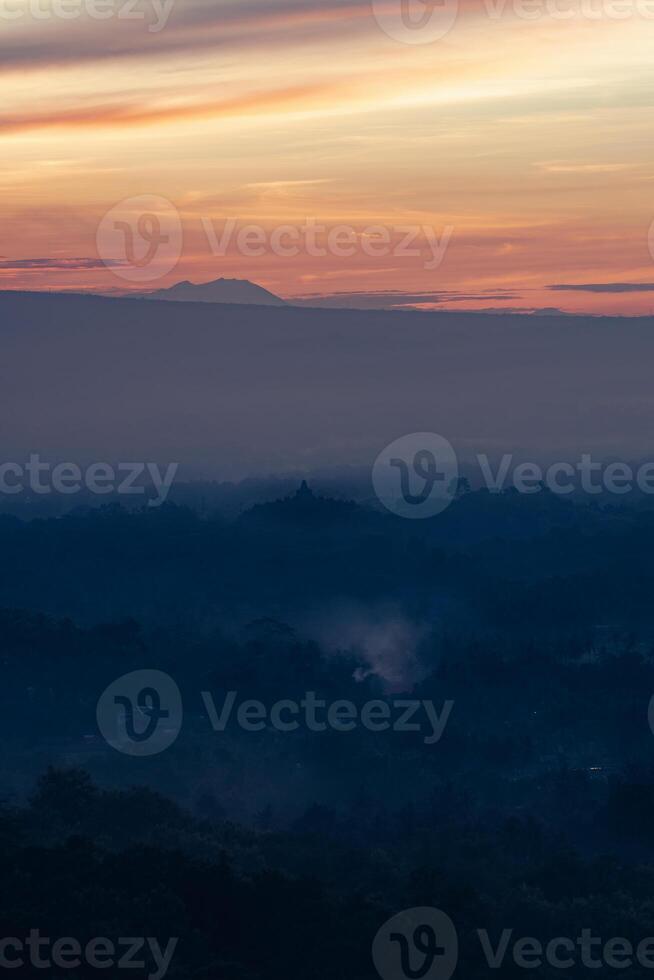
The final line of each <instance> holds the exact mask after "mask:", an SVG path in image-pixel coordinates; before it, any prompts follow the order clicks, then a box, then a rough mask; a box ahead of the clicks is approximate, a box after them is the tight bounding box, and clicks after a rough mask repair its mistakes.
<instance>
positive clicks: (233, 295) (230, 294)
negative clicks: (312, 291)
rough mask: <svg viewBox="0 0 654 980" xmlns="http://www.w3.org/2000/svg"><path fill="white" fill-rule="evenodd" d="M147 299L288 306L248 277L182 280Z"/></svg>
mask: <svg viewBox="0 0 654 980" xmlns="http://www.w3.org/2000/svg"><path fill="white" fill-rule="evenodd" d="M143 299H164V300H169V301H173V302H185V303H243V304H248V305H250V306H286V303H285V302H284V300H283V299H280V298H279V296H275V294H274V293H270V292H268V290H267V289H264V288H263V286H257V285H256V283H254V282H250V281H249V280H247V279H214V280H213V281H212V282H200V283H193V282H188V280H186V281H184V282H178V283H176V284H175V285H174V286H170V287H169V288H168V289H157V290H155V291H154V292H152V293H144V294H143Z"/></svg>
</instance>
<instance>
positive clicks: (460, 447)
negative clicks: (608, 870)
mask: <svg viewBox="0 0 654 980" xmlns="http://www.w3.org/2000/svg"><path fill="white" fill-rule="evenodd" d="M0 334H1V336H2V344H3V350H4V359H3V364H2V368H1V369H0V382H1V391H2V395H1V396H0V399H1V403H2V405H1V407H2V438H3V451H4V455H5V458H6V459H22V458H23V457H24V455H25V452H26V447H28V448H29V449H30V451H34V452H39V453H41V454H42V455H43V456H44V457H46V458H47V457H48V456H50V457H51V458H54V459H59V460H61V459H75V460H78V461H79V462H84V461H88V460H98V459H101V460H105V459H106V460H117V459H122V460H125V459H141V460H159V461H164V460H165V461H173V460H174V461H176V462H178V463H180V466H181V472H182V473H183V474H184V477H185V478H187V479H196V478H198V479H199V478H203V479H204V478H210V479H241V478H244V477H247V476H252V475H261V474H275V473H284V472H288V471H289V470H302V471H305V472H310V471H311V470H313V469H316V468H322V467H339V466H362V467H369V466H371V465H372V463H373V461H374V460H375V458H376V456H377V454H378V453H379V452H380V451H381V449H382V448H383V447H384V446H386V445H387V444H388V443H390V442H392V441H393V440H394V439H397V438H398V437H400V436H402V435H405V434H407V433H412V432H424V431H432V432H437V433H440V434H441V435H443V436H445V437H446V438H447V439H448V440H450V442H452V444H453V445H454V446H455V448H456V450H457V452H458V453H459V455H460V457H461V458H463V459H465V458H468V457H470V458H472V457H474V456H475V455H476V454H477V453H488V454H489V455H491V456H495V457H497V458H498V457H499V456H500V455H501V454H502V453H504V452H516V453H517V452H524V453H527V454H532V456H533V457H535V458H537V459H543V460H547V459H551V458H555V457H556V456H557V455H558V456H559V458H564V459H565V458H569V457H570V455H571V454H573V453H575V454H578V453H579V452H581V451H583V452H593V453H595V454H598V455H599V456H604V457H610V456H611V455H612V454H619V458H621V459H624V458H629V456H631V457H632V458H639V457H641V456H642V455H643V454H644V453H645V452H646V451H647V450H648V447H649V444H650V438H651V425H650V419H651V415H652V409H653V408H654V405H653V402H654V394H653V393H652V388H651V363H652V360H653V359H654V321H653V320H652V318H614V317H601V318H600V317H596V318H592V317H569V316H556V315H552V316H548V317H534V316H529V315H519V314H512V315H499V314H498V315H489V314H479V313H463V312H462V313H445V312H429V313H428V312H411V311H363V310H329V309H309V308H295V307H293V306H290V305H289V306H280V307H273V306H266V307H262V306H250V305H237V304H235V305H230V304H219V303H204V302H201V303H186V302H183V301H179V302H175V303H166V302H158V303H156V302H146V301H144V300H143V299H128V298H107V297H101V296H97V295H89V294H86V295H84V294H54V293H23V292H15V291H10V292H2V293H0ZM566 454H567V455H566Z"/></svg>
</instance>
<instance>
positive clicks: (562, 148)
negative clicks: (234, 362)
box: [0, 0, 654, 314]
mask: <svg viewBox="0 0 654 980" xmlns="http://www.w3.org/2000/svg"><path fill="white" fill-rule="evenodd" d="M1 2H3V0H0V3H1ZM60 2H61V0H60ZM63 2H64V4H65V2H66V0H63ZM69 2H72V3H73V5H74V2H75V0H69ZM81 2H82V0H80V3H81ZM123 2H124V0H123ZM397 2H398V3H399V0H397ZM416 2H420V0H416ZM452 2H453V0H445V3H446V5H447V3H449V4H450V7H451V4H452ZM566 2H567V3H568V6H569V7H570V8H571V9H573V13H574V16H573V17H571V18H570V17H566V18H561V19H559V18H557V17H556V16H553V14H552V10H553V9H554V8H553V6H552V4H551V3H548V2H547V0H543V4H542V16H540V17H535V18H534V17H532V18H531V19H526V18H525V17H524V16H523V14H522V13H521V10H522V8H518V9H516V6H515V4H513V5H510V4H508V3H507V4H505V5H503V4H501V3H499V2H498V0H495V2H494V4H493V3H491V0H486V2H485V3H483V2H482V3H479V4H471V3H468V2H462V3H461V4H460V7H459V9H458V16H457V18H456V22H455V23H454V24H453V25H452V26H451V28H450V29H449V30H448V31H446V32H445V33H444V35H443V36H442V37H438V38H436V39H434V40H431V41H430V42H429V43H403V41H402V40H398V39H397V37H393V36H389V33H388V32H387V31H385V30H383V29H382V27H381V26H380V23H381V24H382V25H383V24H386V25H387V24H388V21H387V18H391V19H390V23H391V24H392V23H393V19H392V18H393V17H394V16H395V15H396V13H397V11H396V10H395V5H394V0H384V2H382V0H379V2H375V4H374V9H373V6H372V5H371V4H370V3H369V2H367V3H361V2H356V0H354V2H352V0H350V2H341V0H326V2H325V3H324V4H323V5H321V6H320V7H319V8H317V9H316V8H315V6H314V5H313V4H310V3H308V2H307V0H246V2H241V3H238V4H237V3H235V2H231V0H222V2H218V3H209V2H206V3H205V2H201V0H186V2H184V4H183V5H182V2H181V0H177V2H176V3H174V4H173V5H172V6H171V7H170V8H166V7H165V4H163V5H162V4H157V3H155V0H141V3H140V6H139V8H138V10H139V11H140V12H141V13H142V14H143V18H144V19H142V20H125V19H121V18H118V17H112V18H108V19H104V20H96V19H94V18H93V17H90V16H88V14H87V15H84V16H83V17H79V18H77V19H70V20H63V19H61V18H56V17H54V16H50V17H47V16H46V15H47V13H48V11H49V12H50V13H52V10H53V3H54V0H41V3H40V6H39V8H38V9H39V10H40V11H41V12H42V16H41V17H39V18H37V17H35V16H34V13H33V11H32V12H30V11H29V10H28V3H27V0H11V3H10V0H4V6H5V8H6V7H7V6H9V7H11V9H12V10H13V9H18V10H22V11H23V14H24V15H23V16H19V17H14V19H8V18H6V17H5V18H0V57H1V60H0V66H1V67H0V72H1V73H2V81H3V83H4V84H3V88H4V91H5V92H6V93H7V96H8V97H7V99H6V100H5V102H4V105H3V108H2V109H1V110H0V138H1V139H2V150H3V154H2V164H1V166H0V186H1V188H2V198H3V202H4V205H3V218H4V221H3V227H4V232H5V236H4V237H5V241H4V244H3V246H2V249H1V253H2V254H1V256H0V288H2V289H61V290H71V289H74V290H78V289H82V290H94V291H105V292H106V291H113V290H121V291H129V290H132V289H133V290H136V291H138V292H141V291H143V289H144V288H146V287H147V288H161V287H162V286H168V285H171V284H173V283H174V282H177V281H179V280H184V279H190V280H192V281H198V282H199V281H207V280H210V279H216V278H218V277H226V278H243V279H250V280H252V281H254V282H257V283H259V284H260V285H262V286H264V287H265V288H267V289H270V290H271V291H272V292H274V293H277V294H278V295H281V296H283V297H285V298H291V299H292V298H297V297H303V296H308V295H311V294H320V295H326V294H338V293H347V294H352V293H361V294H366V295H373V294H379V293H381V292H384V291H391V292H393V293H404V294H407V295H409V296H418V297H424V296H426V295H429V296H434V297H436V298H435V305H438V306H439V308H452V309H454V308H456V309H480V308H489V307H494V308H495V307H497V308H515V309H532V308H542V307H557V308H560V309H563V310H566V311H570V312H594V313H632V314H633V313H650V312H652V311H653V310H654V285H652V284H653V283H654V260H653V258H652V254H651V253H650V246H649V240H648V235H649V230H650V225H651V222H652V219H653V218H654V200H653V199H652V195H651V189H652V185H653V182H654V166H653V164H652V160H654V154H653V153H652V149H653V146H652V144H653V143H654V127H652V125H651V123H652V108H651V102H652V96H651V94H650V93H651V90H652V86H651V85H649V84H648V83H649V82H650V81H651V79H652V75H653V74H654V70H653V69H652V68H651V66H650V61H651V55H650V48H651V41H652V39H653V38H654V19H652V17H650V16H649V15H646V13H645V8H644V7H643V6H642V4H644V3H645V0H641V6H639V5H638V4H637V3H636V2H635V0H634V4H633V7H632V13H631V15H630V16H628V17H621V18H617V17H614V16H611V15H610V11H611V10H613V6H610V0H606V5H604V6H602V5H601V4H600V3H599V0H598V2H597V5H596V6H595V7H594V8H591V7H590V6H589V4H590V3H591V0H578V2H574V0H566ZM109 3H111V0H109ZM625 3H626V0H624V3H623V8H624V6H625ZM119 6H120V0H116V3H115V6H114V9H118V7H119ZM533 6H534V5H533V3H532V5H531V7H532V8H533ZM559 6H560V7H563V8H565V6H566V3H564V2H563V0H562V2H561V4H560V5H559ZM614 6H617V4H614ZM627 6H628V4H627ZM591 9H592V10H595V12H597V10H599V12H600V16H595V17H593V16H590V13H589V11H591ZM493 11H494V12H495V13H493ZM166 14H167V16H166ZM652 16H653V17H654V9H653V11H652ZM385 18H386V20H385ZM391 33H392V32H391ZM144 195H154V196H158V197H163V198H165V199H166V200H168V201H170V202H171V203H172V204H173V205H174V208H175V209H176V212H177V213H178V215H179V220H180V224H181V228H182V230H183V247H182V249H181V255H180V258H179V262H178V263H177V264H176V265H175V266H174V268H172V269H171V270H170V271H167V272H166V274H165V275H164V276H163V277H162V278H161V279H160V280H158V281H157V282H154V283H147V284H144V283H142V282H129V281H127V282H126V281H124V280H123V279H121V277H120V276H119V275H117V274H116V269H113V270H112V269H111V268H107V267H106V266H105V265H104V264H103V263H102V262H99V261H97V260H98V250H97V245H96V237H97V232H98V226H99V224H100V222H101V221H102V218H103V216H104V215H105V214H106V213H107V212H108V211H110V210H111V209H113V208H115V207H116V206H117V205H118V204H119V203H120V202H121V201H124V200H128V199H130V198H138V197H141V196H144ZM650 201H652V203H650ZM307 219H310V220H313V221H314V222H315V223H317V224H319V225H323V226H325V228H326V229H328V230H329V229H334V228H335V227H337V226H343V225H345V226H347V227H349V228H351V229H352V231H353V234H354V236H355V240H356V243H357V245H356V248H355V252H354V254H353V255H351V256H347V257H344V256H343V255H341V254H333V252H331V251H328V254H326V255H316V254H310V253H309V252H307V250H306V248H304V247H301V248H300V252H299V254H294V255H292V256H291V255H289V254H282V252H280V251H279V250H274V249H271V248H270V247H266V248H265V249H264V252H263V253H262V254H257V255H253V254H243V253H242V250H239V249H238V248H230V249H228V250H227V251H226V252H225V254H212V249H211V247H210V242H209V241H208V239H207V233H206V227H207V225H209V226H211V227H212V228H213V229H215V231H216V233H218V234H219V233H220V230H221V229H222V228H224V227H225V223H226V222H230V221H231V222H236V223H237V227H243V226H247V225H256V226H260V228H261V229H262V230H263V234H264V235H265V237H266V240H267V241H268V242H269V240H270V236H271V235H272V234H273V233H274V232H275V229H279V227H280V226H291V227H292V228H300V227H302V226H303V224H304V223H306V221H307ZM375 226H377V227H380V228H382V229H390V231H391V233H394V230H395V229H398V228H400V227H405V226H409V227H411V226H415V227H416V228H418V229H424V228H429V229H433V233H434V235H436V236H437V237H440V236H442V235H443V234H444V232H445V230H446V229H448V228H450V229H452V231H451V237H450V238H449V240H448V244H447V248H446V249H445V251H444V254H443V257H442V261H441V262H440V263H439V264H438V266H437V267H431V268H430V267H427V266H428V264H429V263H427V264H426V263H425V262H424V261H423V256H422V255H421V256H420V257H416V256H415V255H414V256H407V255H403V254H397V252H396V251H393V250H391V251H389V252H387V253H386V254H381V252H382V251H383V250H381V249H377V252H376V253H375V252H374V249H372V248H371V249H368V250H367V251H366V250H365V249H364V248H363V247H362V246H361V242H362V241H365V240H366V235H368V232H367V231H366V230H367V229H370V228H373V227H375ZM397 234H398V235H399V233H397ZM391 238H393V234H391ZM395 240H396V239H393V242H395ZM420 240H422V239H420ZM287 251H288V250H287ZM373 253H374V254H373ZM425 254H426V255H427V258H429V253H428V252H426V253H425ZM48 263H50V264H48ZM610 284H616V285H615V287H614V288H613V289H612V288H611V287H610ZM638 284H641V285H644V286H645V287H646V288H644V289H642V290H638V291H636V290H635V289H634V287H635V286H637V285H638ZM571 285H583V286H585V287H586V288H584V289H582V290H578V291H574V290H569V289H568V288H567V287H569V286H571ZM552 286H556V287H560V286H565V287H566V289H560V288H557V289H552V288H550V287H552ZM409 305H418V306H424V305H425V304H424V303H416V304H409ZM427 305H431V304H427Z"/></svg>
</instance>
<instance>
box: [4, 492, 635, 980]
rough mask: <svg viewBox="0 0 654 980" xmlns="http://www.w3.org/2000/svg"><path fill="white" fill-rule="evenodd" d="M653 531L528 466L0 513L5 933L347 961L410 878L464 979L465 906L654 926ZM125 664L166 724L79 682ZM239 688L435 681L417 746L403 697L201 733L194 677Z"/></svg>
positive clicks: (300, 968)
mask: <svg viewBox="0 0 654 980" xmlns="http://www.w3.org/2000/svg"><path fill="white" fill-rule="evenodd" d="M653 544H654V515H652V514H650V513H649V512H648V511H644V510H640V509H637V508H633V509H629V508H608V507H603V506H599V505H596V504H593V505H588V504H579V503H571V502H569V501H562V500H560V499H557V498H554V497H552V496H551V495H549V494H545V493H543V494H538V495H534V496H533V497H524V496H519V495H516V494H512V493H507V494H502V495H499V496H494V495H491V494H488V493H484V492H472V493H469V492H468V493H463V494H462V495H461V497H460V498H459V499H458V500H457V501H456V502H455V503H454V504H453V505H452V506H451V507H450V508H449V510H448V511H447V512H446V513H445V514H443V515H441V516H439V517H438V518H436V519H434V520H431V521H416V522H411V521H402V520H401V519H398V518H395V517H392V516H390V515H384V514H382V513H380V512H378V511H375V510H373V509H371V508H367V507H365V506H361V505H358V504H355V503H350V502H347V501H346V500H332V499H325V498H321V497H317V496H313V495H312V494H311V493H309V492H307V491H306V490H305V491H303V492H302V493H299V494H297V495H292V496H290V497H288V498H285V499H282V500H278V501H273V502H270V503H263V504H259V505H256V506H255V507H253V508H251V509H249V510H247V511H245V512H244V513H243V514H241V515H240V516H239V517H238V518H235V519H233V520H231V521H227V520H225V519H224V518H222V517H219V516H213V517H208V516H206V515H201V514H198V513H196V512H194V511H193V510H190V509H186V508H180V507H178V506H174V505H166V506H164V507H161V508H157V509H154V508H151V509H148V508H146V509H144V510H140V511H134V510H131V511H127V510H123V509H121V508H119V507H115V506H110V507H108V508H103V509H95V510H88V511H77V512H74V513H70V514H68V515H66V516H64V517H61V518H50V519H37V520H33V521H19V520H17V519H16V518H14V517H9V516H5V517H3V518H1V519H0V546H1V547H2V552H3V557H4V561H3V565H2V570H1V572H0V669H1V670H2V684H1V685H0V733H1V736H2V738H1V744H2V754H1V756H0V777H1V779H2V785H3V787H4V790H3V796H4V800H5V802H4V805H3V808H2V810H1V811H0V862H1V865H2V878H3V885H4V887H3V896H4V897H3V899H2V908H1V910H0V924H1V931H2V935H4V936H7V935H10V936H15V935H22V934H26V933H28V932H29V929H30V928H34V927H37V926H38V928H39V929H40V930H41V932H42V933H43V934H45V935H75V936H78V937H81V938H83V937H85V936H98V935H112V936H117V935H121V936H125V935H135V936H138V935H145V936H150V935H155V936H161V937H162V938H164V937H168V936H176V937H179V940H180V941H179V947H178V950H177V952H176V953H175V957H174V960H173V963H172V965H171V967H170V970H169V972H168V974H167V975H168V976H170V977H179V978H187V977H188V978H190V977H206V978H207V980H209V978H213V977H217V976H225V977H229V978H230V980H241V978H243V980H246V978H247V980H259V978H261V980H263V978H264V977H266V978H275V980H276V978H280V980H281V978H282V977H283V978H285V980H290V978H298V980H300V978H302V980H304V978H305V977H307V976H308V975H309V974H310V975H311V976H312V977H317V978H319V977H324V978H325V980H327V978H329V980H333V978H335V977H342V978H344V980H345V978H347V980H367V978H372V977H374V976H375V975H376V974H375V971H374V967H373V965H372V963H371V959H370V943H371V941H372V938H373V936H374V935H375V932H376V931H377V929H378V928H379V926H380V925H381V924H382V922H384V921H385V919H387V918H388V917H389V916H390V915H392V914H393V913H394V912H396V911H398V910H400V909H402V908H406V907H412V906H420V905H429V906H436V907H439V908H442V909H446V910H447V912H448V914H449V915H450V916H451V917H452V918H453V919H454V920H455V921H456V923H457V927H458V929H459V935H460V938H461V960H460V965H459V970H460V971H463V973H462V974H461V975H464V976H467V977H469V978H476V977H481V976H486V975H487V973H488V966H487V964H486V963H485V962H482V961H481V960H480V952H479V947H478V944H475V943H474V942H473V941H472V940H471V939H470V936H471V935H472V932H473V931H474V929H476V928H486V929H488V930H489V931H490V932H491V934H492V936H493V941H494V942H497V940H498V936H499V933H501V931H502V929H504V928H515V929H516V930H520V932H521V934H522V935H534V936H538V937H542V938H543V939H544V940H546V939H547V938H548V937H552V936H557V935H565V936H574V935H576V933H575V930H579V929H582V928H585V927H593V929H594V930H595V932H597V933H598V934H600V935H603V936H604V937H605V938H610V937H612V936H625V937H633V939H634V940H636V941H638V940H640V939H641V938H642V937H643V936H648V935H652V934H654V915H653V914H652V904H651V895H652V886H653V885H654V880H653V877H654V868H653V867H652V865H651V853H652V847H653V846H654V735H653V734H652V732H651V731H650V728H649V724H648V704H649V699H650V697H651V696H652V694H654V658H653V656H652V654H653V642H654V634H653V632H652V623H651V596H652V594H654V593H653V587H654V567H653V566H652V564H651V557H650V556H651V554H652V545H653ZM55 568H56V573H55V572H54V571H53V570H54V569H55ZM143 668H149V669H158V670H162V671H165V672H166V673H167V674H169V675H170V676H171V677H172V678H174V680H175V682H176V683H177V684H178V686H179V688H180V691H181V693H182V698H183V703H184V724H183V728H182V731H181V733H180V735H179V737H178V738H177V740H176V741H175V742H174V744H173V745H171V746H170V747H169V748H168V749H166V751H164V752H161V753H160V754H158V755H155V756H152V757H146V758H134V757H131V756H128V755H125V754H121V753H119V752H116V751H115V750H114V749H113V748H111V747H110V746H109V745H107V744H106V742H105V741H104V739H103V738H102V737H101V734H100V732H99V730H98V726H97V722H96V707H97V703H98V699H99V697H100V696H101V694H102V692H103V691H104V690H105V688H106V687H107V686H108V685H109V684H110V683H111V682H112V681H113V680H115V679H116V678H117V677H119V676H121V675H123V674H128V673H130V672H132V671H136V670H140V669H143ZM230 691H234V692H237V695H238V699H239V700H247V699H257V700H259V701H261V702H262V703H263V704H265V705H267V706H270V705H272V704H274V703H275V702H276V701H279V700H282V699H293V700H296V701H298V702H299V701H301V699H302V698H303V697H304V696H305V694H306V692H308V691H312V692H315V694H316V697H318V698H320V699H323V700H324V701H325V702H326V703H331V702H334V701H337V700H339V699H347V700H348V701H351V702H352V703H353V704H354V705H355V706H357V708H361V706H363V705H364V704H365V703H366V702H369V701H371V700H374V701H382V702H385V703H386V704H388V705H390V706H392V705H393V703H394V701H395V700H396V699H398V698H401V697H408V696H410V697H411V698H414V699H418V700H420V701H421V702H424V701H429V702H431V703H433V705H434V706H435V709H436V711H437V712H439V713H440V712H442V710H443V707H444V705H445V703H446V702H451V703H452V707H451V713H450V715H449V717H448V719H447V724H446V725H445V727H444V730H443V732H442V734H441V737H439V738H438V740H436V741H435V742H434V743H433V744H428V743H427V742H426V740H425V736H428V735H429V734H430V732H431V729H430V728H429V727H428V726H427V725H426V722H425V720H424V718H423V725H422V727H421V729H420V730H419V731H407V732H401V731H395V730H392V729H391V730H387V731H383V732H375V731H371V730H369V729H367V728H366V727H364V726H361V725H358V726H356V727H354V729H353V730H352V731H349V732H337V731H334V730H331V729H327V730H325V731H312V730H310V729H308V728H307V727H306V726H300V727H299V728H298V730H297V731H292V732H282V731H279V730H276V729H274V727H272V726H271V725H270V724H266V725H265V726H263V728H262V729H261V730H260V731H248V730H245V729H244V728H243V727H242V726H240V725H239V724H237V723H236V721H235V719H232V721H231V723H230V724H228V725H226V727H225V730H224V731H214V730H213V729H212V726H211V723H210V718H209V717H208V712H207V708H206V704H205V702H204V701H203V698H202V696H201V695H202V692H210V693H211V695H212V697H213V698H214V700H215V703H216V705H217V707H218V709H220V706H221V705H222V703H223V701H224V698H225V696H226V695H227V693H228V692H230ZM44 869H47V873H45V872H44ZM616 896H620V897H619V901H618V902H616ZM307 964H311V966H310V970H309V971H308V972H307ZM548 969H549V968H543V969H538V970H536V971H533V972H534V973H535V975H537V976H549V975H554V974H552V971H551V970H550V972H549V973H548V972H547V971H548ZM639 970H641V967H639V966H634V967H633V968H630V974H631V975H635V976H640V975H641V974H640V973H639V972H638V971H639ZM578 971H579V972H577V967H575V968H574V969H572V970H570V971H568V973H567V974H566V975H574V976H576V975H581V973H582V972H584V970H583V968H582V967H579V968H578ZM37 972H38V971H37ZM522 972H523V971H521V970H520V969H518V968H517V967H516V966H515V965H514V964H513V961H511V963H510V964H509V963H508V961H507V964H505V966H504V967H503V969H502V976H505V975H509V976H513V975H514V974H515V975H521V974H522ZM642 973H643V975H646V973H647V971H646V970H644V971H642ZM80 975H81V974H80Z"/></svg>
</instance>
